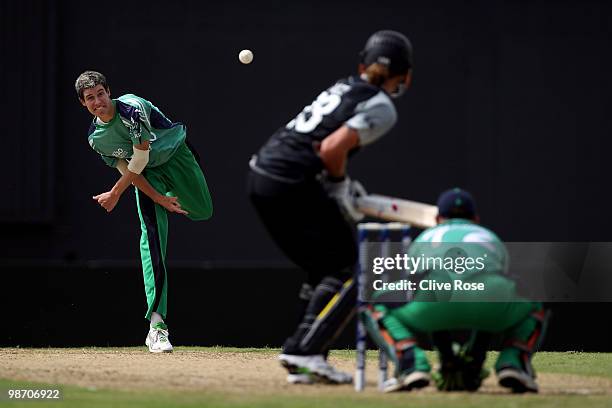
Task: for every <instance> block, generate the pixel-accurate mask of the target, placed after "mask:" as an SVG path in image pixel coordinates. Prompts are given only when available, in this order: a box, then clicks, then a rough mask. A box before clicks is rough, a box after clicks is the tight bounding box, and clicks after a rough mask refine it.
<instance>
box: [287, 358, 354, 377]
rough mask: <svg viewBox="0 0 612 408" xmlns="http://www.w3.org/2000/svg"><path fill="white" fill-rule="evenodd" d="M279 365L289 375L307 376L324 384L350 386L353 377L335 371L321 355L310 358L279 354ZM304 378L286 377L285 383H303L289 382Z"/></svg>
mask: <svg viewBox="0 0 612 408" xmlns="http://www.w3.org/2000/svg"><path fill="white" fill-rule="evenodd" d="M278 360H279V361H280V363H281V365H282V366H283V367H285V368H286V369H287V370H289V374H290V375H292V374H293V375H300V376H303V375H304V374H306V375H308V376H309V377H310V379H312V380H317V381H320V382H325V383H329V384H351V383H352V382H353V376H352V375H350V374H348V373H345V372H342V371H338V370H336V369H335V368H334V367H333V366H332V365H331V364H329V363H328V362H327V360H325V358H324V357H323V355H322V354H315V355H310V356H298V355H294V354H281V355H280V356H278ZM304 378H305V377H292V378H291V379H290V378H289V377H287V381H289V382H292V383H294V384H296V383H302V384H303V383H304V382H298V381H290V380H297V379H304Z"/></svg>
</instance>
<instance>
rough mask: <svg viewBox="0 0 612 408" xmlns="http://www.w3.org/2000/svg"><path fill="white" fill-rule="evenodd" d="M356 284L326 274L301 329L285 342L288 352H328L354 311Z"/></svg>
mask: <svg viewBox="0 0 612 408" xmlns="http://www.w3.org/2000/svg"><path fill="white" fill-rule="evenodd" d="M356 296H357V288H356V285H355V283H354V282H353V280H352V279H349V280H347V281H346V282H342V281H341V280H339V279H336V278H334V277H329V276H328V277H326V278H324V279H323V280H322V281H321V283H319V284H318V285H317V286H316V287H315V289H314V292H313V294H312V298H311V299H310V301H309V303H308V306H307V307H306V313H305V315H304V318H303V320H302V322H301V323H300V325H299V326H298V329H297V330H296V332H295V333H294V335H293V336H292V337H290V338H289V339H288V340H287V341H286V342H285V345H284V346H283V352H284V353H288V354H302V355H313V354H326V352H327V350H328V348H329V346H330V345H331V343H332V342H333V341H334V340H335V338H336V337H337V335H338V334H339V333H340V332H341V331H342V329H343V328H344V326H345V325H346V323H347V322H348V320H350V318H351V317H352V315H353V313H354V311H355V304H356Z"/></svg>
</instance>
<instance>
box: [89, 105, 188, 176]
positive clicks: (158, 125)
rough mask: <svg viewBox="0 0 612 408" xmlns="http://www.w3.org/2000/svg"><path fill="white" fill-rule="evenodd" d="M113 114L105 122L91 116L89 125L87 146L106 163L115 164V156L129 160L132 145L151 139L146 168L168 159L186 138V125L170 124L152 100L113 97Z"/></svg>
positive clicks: (132, 151) (116, 158)
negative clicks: (91, 120) (110, 118)
mask: <svg viewBox="0 0 612 408" xmlns="http://www.w3.org/2000/svg"><path fill="white" fill-rule="evenodd" d="M112 103H113V105H114V106H115V116H113V119H112V120H111V121H110V122H108V123H104V122H101V121H100V120H99V119H98V118H94V119H93V122H92V124H91V126H90V128H89V132H88V140H89V145H90V146H91V147H92V149H94V150H95V151H96V152H98V153H99V154H100V156H101V157H102V159H103V160H104V162H105V163H106V164H108V165H109V166H111V167H116V164H117V160H118V159H126V160H128V161H129V160H130V159H131V157H132V154H133V153H134V150H133V145H137V144H141V143H143V142H145V141H147V140H148V141H149V142H150V151H149V162H148V164H147V167H157V166H160V165H162V164H164V163H166V162H167V161H168V159H170V157H172V155H173V154H174V153H175V152H176V150H177V149H178V147H179V146H180V145H181V143H183V141H184V140H185V136H186V134H187V132H186V127H185V125H183V124H182V123H173V122H172V121H170V120H169V119H168V118H167V117H166V116H165V115H164V114H163V113H162V112H161V111H160V110H159V109H158V108H157V107H156V106H154V105H153V104H152V103H151V102H149V101H147V100H146V99H143V98H141V97H139V96H136V95H133V94H127V95H123V96H120V97H119V98H117V99H113V100H112Z"/></svg>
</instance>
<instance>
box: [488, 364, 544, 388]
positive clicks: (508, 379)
mask: <svg viewBox="0 0 612 408" xmlns="http://www.w3.org/2000/svg"><path fill="white" fill-rule="evenodd" d="M497 380H498V381H499V385H501V386H502V387H506V388H510V389H511V390H512V392H514V393H523V392H538V384H537V383H536V382H535V379H534V378H533V377H532V376H530V375H529V374H528V373H526V372H525V371H523V370H519V369H517V368H514V367H508V368H504V369H502V370H500V371H499V372H498V373H497Z"/></svg>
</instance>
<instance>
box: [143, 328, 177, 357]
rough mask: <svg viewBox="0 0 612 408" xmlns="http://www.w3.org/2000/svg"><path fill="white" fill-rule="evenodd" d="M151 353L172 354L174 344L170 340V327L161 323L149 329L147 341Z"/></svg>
mask: <svg viewBox="0 0 612 408" xmlns="http://www.w3.org/2000/svg"><path fill="white" fill-rule="evenodd" d="M145 344H146V345H147V346H148V347H149V351H150V352H151V353H172V350H173V349H172V344H170V340H169V339H168V326H166V324H165V323H162V322H159V323H156V324H155V325H153V326H152V327H151V328H150V329H149V334H147V338H146V340H145Z"/></svg>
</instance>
